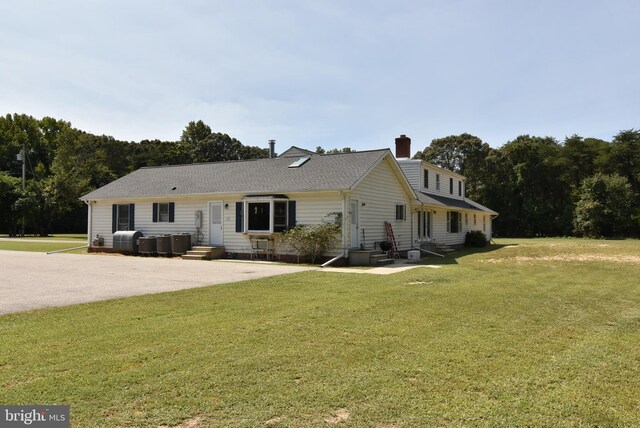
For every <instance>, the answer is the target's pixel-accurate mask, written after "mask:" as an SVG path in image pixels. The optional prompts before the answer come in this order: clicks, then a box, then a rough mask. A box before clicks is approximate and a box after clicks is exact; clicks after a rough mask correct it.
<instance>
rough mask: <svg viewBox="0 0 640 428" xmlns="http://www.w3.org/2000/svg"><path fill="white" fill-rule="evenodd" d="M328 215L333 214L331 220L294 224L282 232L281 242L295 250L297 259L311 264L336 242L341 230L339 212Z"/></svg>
mask: <svg viewBox="0 0 640 428" xmlns="http://www.w3.org/2000/svg"><path fill="white" fill-rule="evenodd" d="M329 216H333V220H332V221H323V222H322V223H320V224H310V225H304V226H296V227H294V228H292V229H289V230H287V231H286V232H285V233H283V234H282V243H283V244H285V245H287V246H288V247H289V248H291V249H292V250H293V251H294V252H295V254H296V255H297V256H298V261H300V260H303V261H307V262H310V263H312V264H313V263H315V262H316V259H317V258H318V257H320V256H322V254H324V253H325V252H326V251H328V250H330V249H331V248H333V247H334V245H335V244H336V243H337V242H338V240H339V237H340V232H341V231H342V216H341V214H340V213H332V214H329Z"/></svg>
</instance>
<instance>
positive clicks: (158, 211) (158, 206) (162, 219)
mask: <svg viewBox="0 0 640 428" xmlns="http://www.w3.org/2000/svg"><path fill="white" fill-rule="evenodd" d="M152 210H153V213H152V219H153V222H154V223H173V222H174V221H175V212H176V204H175V202H154V203H153V205H152Z"/></svg>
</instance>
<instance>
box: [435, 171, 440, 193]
mask: <svg viewBox="0 0 640 428" xmlns="http://www.w3.org/2000/svg"><path fill="white" fill-rule="evenodd" d="M436 190H440V174H436Z"/></svg>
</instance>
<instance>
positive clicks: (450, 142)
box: [414, 133, 491, 199]
mask: <svg viewBox="0 0 640 428" xmlns="http://www.w3.org/2000/svg"><path fill="white" fill-rule="evenodd" d="M490 151H491V148H490V147H489V145H488V144H487V143H483V142H482V140H481V139H480V138H478V137H476V136H475V135H471V134H467V133H464V134H460V135H450V136H448V137H444V138H436V139H434V140H433V141H431V145H429V146H428V147H426V148H425V149H424V150H423V151H420V152H418V153H416V155H415V156H414V159H422V160H426V161H427V162H430V163H432V164H434V165H437V166H439V167H442V168H445V169H448V170H449V171H454V172H457V173H458V174H462V175H464V176H465V177H466V178H467V182H466V193H467V195H468V196H469V197H470V198H475V199H482V194H481V187H482V175H483V171H484V170H485V160H486V158H487V156H488V155H489V152H490Z"/></svg>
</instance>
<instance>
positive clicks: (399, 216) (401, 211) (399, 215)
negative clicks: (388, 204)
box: [396, 204, 407, 221]
mask: <svg viewBox="0 0 640 428" xmlns="http://www.w3.org/2000/svg"><path fill="white" fill-rule="evenodd" d="M406 220H407V206H406V205H405V204H396V221H406Z"/></svg>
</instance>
